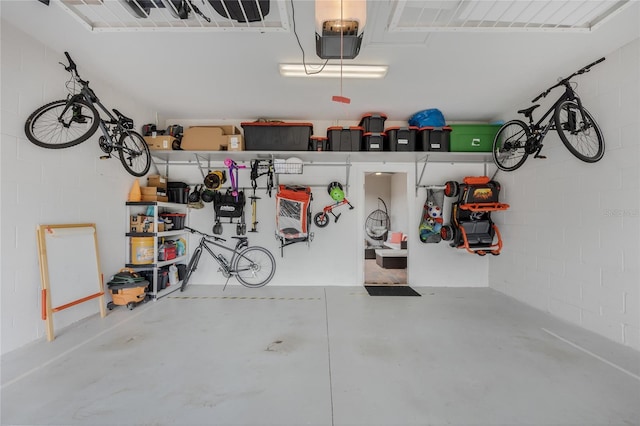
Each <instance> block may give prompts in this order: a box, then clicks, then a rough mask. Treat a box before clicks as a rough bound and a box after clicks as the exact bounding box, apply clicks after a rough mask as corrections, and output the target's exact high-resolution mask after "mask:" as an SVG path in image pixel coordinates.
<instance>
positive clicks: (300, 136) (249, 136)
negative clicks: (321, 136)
mask: <svg viewBox="0 0 640 426" xmlns="http://www.w3.org/2000/svg"><path fill="white" fill-rule="evenodd" d="M241 125H242V128H243V129H244V147H245V150H247V151H307V150H308V149H309V142H310V141H311V135H312V134H313V125H312V124H311V123H282V122H273V123H272V122H250V123H241Z"/></svg>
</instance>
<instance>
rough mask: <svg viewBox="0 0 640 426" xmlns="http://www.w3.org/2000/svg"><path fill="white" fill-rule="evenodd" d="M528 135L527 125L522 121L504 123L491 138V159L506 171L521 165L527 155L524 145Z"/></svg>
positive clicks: (529, 135) (529, 134) (529, 133)
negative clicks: (492, 138) (493, 137)
mask: <svg viewBox="0 0 640 426" xmlns="http://www.w3.org/2000/svg"><path fill="white" fill-rule="evenodd" d="M530 137H531V132H530V131H529V126H527V125H526V124H525V123H524V122H522V121H520V120H511V121H507V122H506V123H504V124H503V125H502V127H500V130H498V133H497V134H496V137H495V139H494V140H493V161H494V163H495V164H496V166H498V168H499V169H500V170H504V171H506V172H510V171H513V170H515V169H517V168H518V167H520V166H522V165H523V164H524V162H525V160H526V159H527V157H528V156H529V154H527V148H526V146H527V140H529V138H530Z"/></svg>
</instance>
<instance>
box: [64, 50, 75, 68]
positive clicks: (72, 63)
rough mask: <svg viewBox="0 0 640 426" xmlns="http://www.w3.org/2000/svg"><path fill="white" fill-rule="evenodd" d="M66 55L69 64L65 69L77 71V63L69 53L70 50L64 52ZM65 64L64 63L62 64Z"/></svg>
mask: <svg viewBox="0 0 640 426" xmlns="http://www.w3.org/2000/svg"><path fill="white" fill-rule="evenodd" d="M64 56H66V57H67V61H69V66H68V67H67V66H65V67H64V69H65V70H67V71H77V69H76V63H75V62H73V59H71V56H70V55H69V52H64ZM62 65H64V64H62Z"/></svg>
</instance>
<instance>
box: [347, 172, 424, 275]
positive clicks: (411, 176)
mask: <svg viewBox="0 0 640 426" xmlns="http://www.w3.org/2000/svg"><path fill="white" fill-rule="evenodd" d="M413 166H414V164H413V163H360V164H357V165H356V164H354V165H353V168H354V169H355V170H354V175H355V177H356V179H355V180H356V181H357V185H354V187H356V188H359V190H358V193H357V194H355V195H356V198H357V203H358V204H357V205H359V206H363V207H362V208H361V209H359V210H360V220H359V224H360V226H359V229H358V232H357V238H358V253H359V255H358V283H359V285H361V286H364V285H365V274H364V267H365V264H364V248H365V243H364V241H365V235H366V234H365V231H364V224H365V221H366V219H367V216H368V215H369V213H371V212H367V211H365V208H364V205H365V185H364V184H365V176H366V175H367V174H368V173H375V172H393V173H405V175H406V188H407V205H406V206H405V208H406V212H407V224H408V227H409V229H408V230H407V234H408V238H407V285H411V264H412V262H411V253H412V250H411V247H412V246H413V244H414V242H415V240H416V238H417V237H415V236H414V235H417V232H415V233H414V232H411V230H413V229H414V228H415V229H417V226H418V225H417V220H416V207H415V206H416V194H415V179H416V178H415V168H414V167H413ZM392 226H393V224H392Z"/></svg>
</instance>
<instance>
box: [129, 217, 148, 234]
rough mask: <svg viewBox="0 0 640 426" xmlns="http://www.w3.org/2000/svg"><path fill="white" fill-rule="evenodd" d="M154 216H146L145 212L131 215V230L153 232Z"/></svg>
mask: <svg viewBox="0 0 640 426" xmlns="http://www.w3.org/2000/svg"><path fill="white" fill-rule="evenodd" d="M152 220H153V218H152V217H150V216H145V215H143V214H136V215H132V216H131V220H130V221H129V231H130V232H153V227H152V225H153V222H152Z"/></svg>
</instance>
